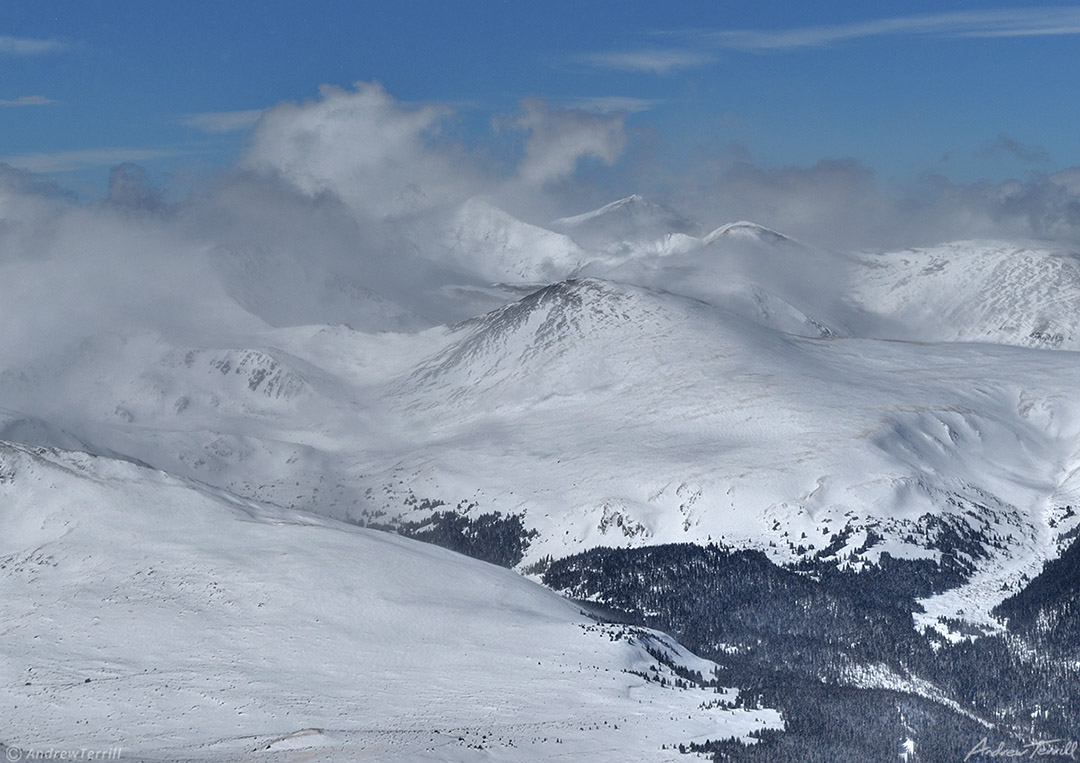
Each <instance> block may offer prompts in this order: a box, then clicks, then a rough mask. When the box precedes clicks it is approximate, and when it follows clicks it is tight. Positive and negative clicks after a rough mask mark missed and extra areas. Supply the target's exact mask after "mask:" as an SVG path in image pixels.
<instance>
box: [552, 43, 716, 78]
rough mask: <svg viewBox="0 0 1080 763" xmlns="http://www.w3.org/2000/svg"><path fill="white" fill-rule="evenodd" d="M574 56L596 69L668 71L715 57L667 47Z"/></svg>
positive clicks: (699, 64) (687, 66)
mask: <svg viewBox="0 0 1080 763" xmlns="http://www.w3.org/2000/svg"><path fill="white" fill-rule="evenodd" d="M573 60H574V61H575V62H576V63H580V64H585V65H586V66H591V67H594V68H597V69H617V70H619V71H627V72H648V73H651V74H669V73H671V72H674V71H678V70H679V69H689V68H693V67H696V66H703V65H705V64H708V63H711V62H712V61H713V60H714V59H713V56H712V55H711V54H709V53H703V52H700V51H694V50H678V49H675V48H667V49H649V50H627V51H608V52H599V53H585V54H583V55H580V56H575V57H574V58H573Z"/></svg>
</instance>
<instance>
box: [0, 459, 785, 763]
mask: <svg viewBox="0 0 1080 763" xmlns="http://www.w3.org/2000/svg"><path fill="white" fill-rule="evenodd" d="M0 496H2V498H0V507H2V508H0V523H2V527H3V533H2V535H0V560H2V561H0V591H2V596H3V599H4V601H6V602H8V610H7V615H6V621H5V636H4V638H5V653H6V655H8V657H7V658H6V659H5V660H4V662H3V663H0V674H2V681H0V706H2V707H3V711H4V712H3V718H4V720H3V722H2V723H0V738H2V740H3V741H4V742H5V743H6V744H7V745H9V746H12V747H17V748H20V749H22V750H26V751H31V750H33V749H35V748H44V747H46V746H52V747H57V748H59V747H64V748H71V747H76V748H77V747H87V748H94V747H100V748H102V749H105V748H109V747H112V746H116V745H118V744H120V745H122V746H123V750H124V752H123V754H124V756H125V757H127V756H131V755H134V756H136V757H138V758H139V759H144V760H155V759H156V760H172V761H176V760H181V759H184V760H187V759H191V760H236V759H238V758H239V757H245V759H249V760H263V759H266V760H279V759H281V758H280V757H278V756H277V755H276V752H277V751H281V750H286V751H287V750H290V749H297V748H312V749H315V750H317V754H318V755H319V756H320V759H322V760H354V759H357V758H358V757H367V758H377V759H380V760H390V759H393V760H417V759H431V760H455V759H473V758H474V757H475V756H476V755H477V754H478V753H477V752H476V750H477V749H480V748H485V749H489V750H491V753H490V754H496V755H498V756H499V758H500V759H502V760H537V759H546V758H549V757H558V756H565V755H572V756H577V755H589V756H590V757H597V759H610V760H625V759H626V758H628V757H634V758H636V759H655V760H668V759H675V757H676V756H675V755H672V754H671V751H670V750H669V751H667V752H665V751H663V750H662V749H661V746H662V744H666V745H667V746H669V747H670V746H671V743H675V742H679V741H684V740H689V739H694V738H700V737H702V736H704V735H714V736H715V735H718V734H721V733H722V734H723V735H725V736H726V735H731V734H734V735H736V736H745V735H746V734H747V733H748V732H749V731H750V730H752V729H754V728H758V727H760V726H761V725H763V724H766V725H776V724H777V721H778V718H777V717H776V715H775V713H771V712H770V711H767V710H722V709H712V710H703V709H701V707H700V706H701V705H702V704H703V700H705V699H707V698H713V697H716V695H715V694H713V693H711V692H710V693H706V692H704V691H701V690H696V689H685V690H676V689H675V688H673V687H664V686H661V685H660V684H659V683H657V682H649V681H645V680H643V679H642V678H641V677H640V676H639V675H637V674H638V673H640V674H645V673H646V672H652V671H653V667H654V666H655V667H656V669H657V670H658V671H659V672H658V673H655V675H656V676H657V677H659V676H660V675H667V676H669V677H670V678H671V679H672V682H673V681H674V675H673V674H672V673H671V668H669V667H665V666H664V665H661V664H658V663H657V662H656V660H655V659H654V658H653V657H652V656H650V654H649V650H653V651H657V650H659V651H660V652H663V653H666V654H667V655H668V656H667V657H666V658H665V659H667V660H669V661H671V664H672V665H681V666H684V667H681V668H679V669H680V670H682V669H684V668H685V669H690V670H695V671H702V670H704V671H706V672H708V671H709V670H710V669H711V668H710V667H709V665H710V663H706V662H704V661H701V660H696V658H694V657H693V656H692V655H690V654H689V653H687V652H685V650H683V649H681V648H680V647H679V646H678V645H676V644H674V643H673V642H671V641H670V640H669V639H666V638H665V637H664V636H662V635H660V634H655V633H651V632H647V631H644V630H637V631H627V630H626V629H618V628H615V629H611V628H600V627H598V626H595V625H594V624H592V623H591V621H589V620H588V619H587V618H585V617H583V616H582V615H580V614H579V613H578V611H577V609H576V608H575V607H573V606H571V605H570V604H569V603H568V602H566V601H564V600H562V599H560V598H559V597H557V596H555V595H554V594H552V593H550V592H548V591H546V590H545V589H542V588H541V587H539V586H537V585H535V584H532V583H529V582H528V581H525V580H523V579H521V578H520V577H518V576H516V575H514V574H513V573H511V572H509V571H506V570H502V569H499V568H496V567H492V566H490V565H486V564H483V563H480V562H476V561H474V560H470V559H467V558H465V557H461V556H458V555H455V554H452V553H450V552H447V551H443V550H441V549H438V548H435V547H432V546H427V545H424V544H419V543H415V542H411V541H407V540H404V539H400V538H396V537H393V536H389V535H385V534H382V533H377V532H373V531H366V530H360V529H357V528H350V527H348V526H343V525H340V524H336V523H333V522H328V521H325V520H321V519H319V518H317V517H314V516H312V515H309V514H304V513H299V512H290V511H281V510H274V509H268V508H266V507H263V506H259V505H256V504H252V503H249V502H243V501H237V500H235V499H232V498H229V497H227V496H225V495H223V494H220V493H215V492H212V491H207V490H202V489H197V488H196V487H195V486H192V485H190V484H186V483H184V482H182V481H178V480H176V479H173V478H170V477H168V476H166V475H164V474H161V473H157V472H153V471H150V470H146V469H143V468H140V467H137V466H133V465H130V464H125V463H121V462H115V461H110V460H108V459H100V458H93V457H90V456H86V455H81V454H75V453H67V452H62V451H53V450H44V449H28V448H23V447H18V446H13V445H9V444H0ZM620 633H621V634H622V635H621V636H619V635H618V634H620ZM522 687H527V690H524V691H523V690H522ZM729 698H730V697H729ZM674 718H678V720H673V719H674ZM616 726H617V727H618V730H617V731H616V730H615V728H616Z"/></svg>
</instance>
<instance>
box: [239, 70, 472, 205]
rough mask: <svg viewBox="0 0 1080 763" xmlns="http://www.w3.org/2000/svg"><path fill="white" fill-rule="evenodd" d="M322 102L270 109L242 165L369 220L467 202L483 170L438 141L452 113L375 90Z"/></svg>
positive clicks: (335, 92)
mask: <svg viewBox="0 0 1080 763" xmlns="http://www.w3.org/2000/svg"><path fill="white" fill-rule="evenodd" d="M320 96H321V97H320V98H319V99H318V100H314V101H308V102H305V103H299V104H298V103H282V104H279V105H277V106H274V107H272V108H269V109H267V110H266V111H265V112H264V114H263V117H262V118H261V119H260V120H259V122H258V124H257V125H256V128H255V134H254V137H253V140H252V146H251V149H250V151H249V152H248V154H247V156H246V157H245V159H244V160H243V163H242V166H243V167H245V168H246V169H251V170H255V171H258V172H270V173H274V174H277V175H279V176H281V177H282V178H284V179H285V180H287V181H288V182H290V183H292V184H293V185H295V186H296V187H297V188H299V189H300V190H301V191H303V192H304V193H306V194H308V195H312V196H314V195H317V194H321V193H326V192H330V193H333V194H335V195H337V196H338V197H339V198H340V199H342V200H343V201H344V202H345V203H346V204H348V205H349V206H350V207H351V208H352V209H353V210H354V211H357V212H362V213H363V214H364V215H365V216H368V215H371V216H375V217H383V216H387V215H391V216H392V215H400V214H411V213H414V212H418V211H421V210H424V209H430V208H432V207H438V206H441V205H444V204H447V203H449V202H451V201H454V200H462V199H464V198H466V197H467V196H469V195H471V194H472V193H473V192H474V191H475V183H476V170H475V169H474V168H473V167H471V165H470V163H469V162H468V161H466V160H464V158H463V157H462V156H460V154H459V153H458V152H457V150H456V149H455V148H454V146H452V145H451V144H450V143H448V142H446V141H441V142H440V141H436V136H437V134H438V132H439V128H440V125H441V123H442V121H443V120H444V119H446V118H448V117H449V112H448V111H447V110H446V109H445V108H444V107H442V106H435V105H430V104H429V105H425V106H420V107H416V108H406V107H404V106H403V105H402V104H401V103H399V102H398V101H395V100H394V99H393V98H392V97H391V96H390V95H388V94H387V93H386V91H385V90H383V88H382V87H381V86H380V85H378V84H375V83H365V82H359V83H357V84H356V85H355V90H343V89H341V88H337V87H330V86H323V87H322V88H320Z"/></svg>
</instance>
